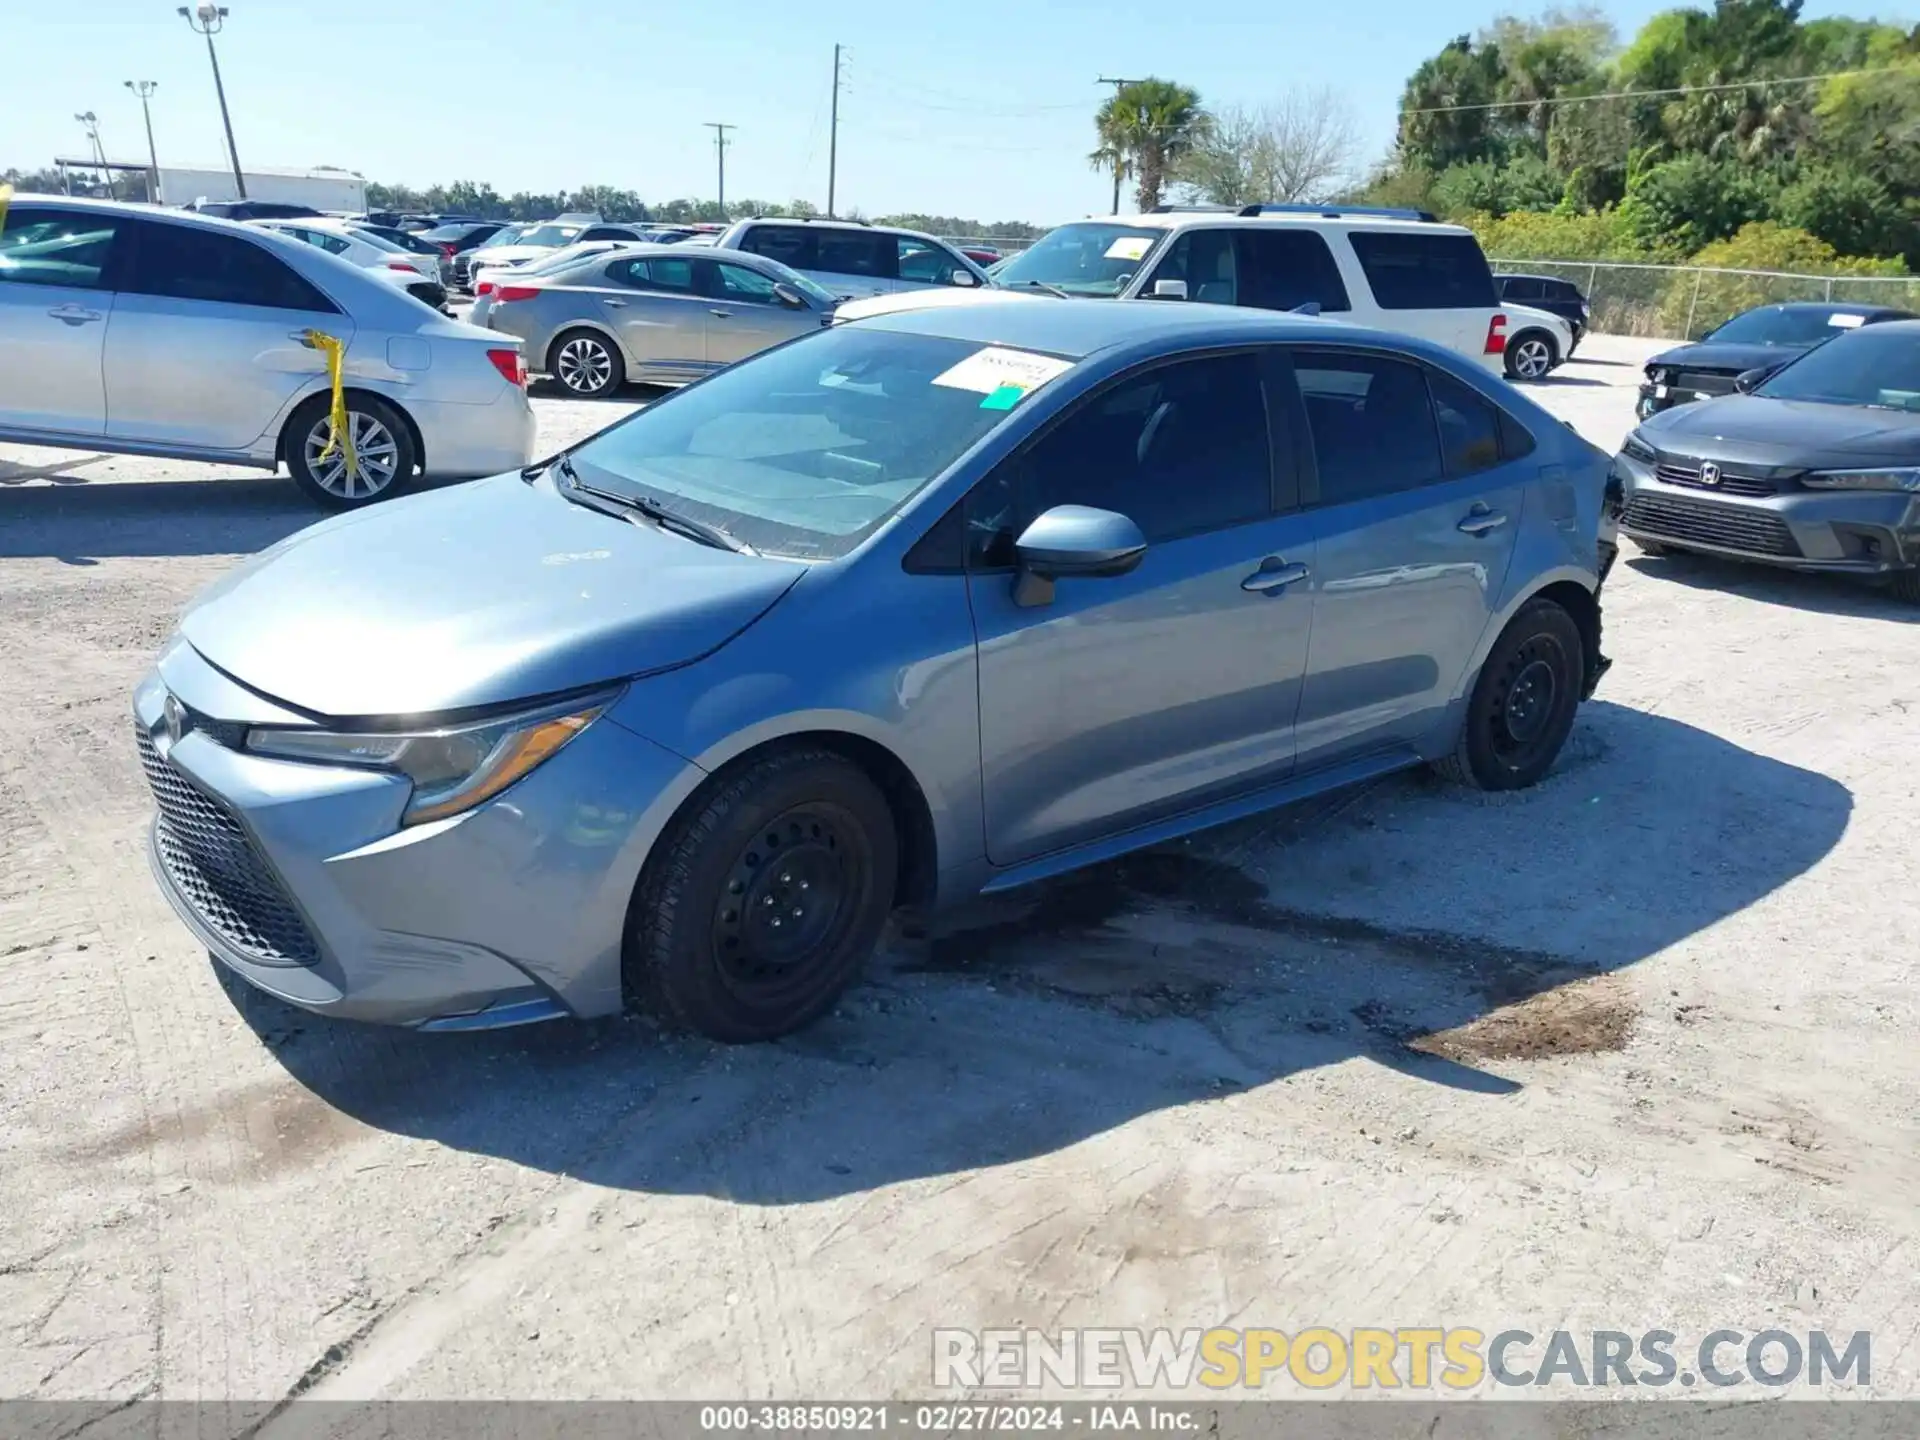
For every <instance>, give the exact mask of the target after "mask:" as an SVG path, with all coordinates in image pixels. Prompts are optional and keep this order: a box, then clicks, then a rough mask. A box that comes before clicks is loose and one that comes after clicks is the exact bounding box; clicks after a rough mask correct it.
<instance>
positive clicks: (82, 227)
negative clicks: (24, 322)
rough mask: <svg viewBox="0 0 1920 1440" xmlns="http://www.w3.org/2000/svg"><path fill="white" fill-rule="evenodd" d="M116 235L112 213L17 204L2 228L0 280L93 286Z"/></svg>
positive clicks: (98, 281) (97, 286)
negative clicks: (48, 208) (50, 208)
mask: <svg viewBox="0 0 1920 1440" xmlns="http://www.w3.org/2000/svg"><path fill="white" fill-rule="evenodd" d="M118 235H119V225H118V223H117V222H116V221H115V219H114V217H113V216H111V215H105V214H100V213H97V212H87V211H75V210H68V211H61V210H43V209H39V208H37V207H35V206H32V205H16V206H14V207H13V208H12V209H11V210H9V211H7V212H6V224H5V225H4V226H3V227H0V281H9V282H11V283H13V284H15V285H69V286H74V287H77V288H79V289H83V290H93V289H97V288H99V286H100V283H101V276H102V275H103V274H104V273H105V271H106V267H107V259H108V257H109V256H110V255H112V253H113V246H114V242H115V240H116V239H117V238H118Z"/></svg>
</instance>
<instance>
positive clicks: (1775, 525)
mask: <svg viewBox="0 0 1920 1440" xmlns="http://www.w3.org/2000/svg"><path fill="white" fill-rule="evenodd" d="M1622 528H1624V529H1625V530H1627V531H1628V532H1629V533H1630V534H1637V535H1647V536H1650V537H1651V538H1653V539H1655V540H1675V541H1679V542H1681V543H1686V542H1688V541H1691V542H1692V543H1694V544H1696V545H1714V546H1718V547H1719V548H1721V549H1723V550H1744V551H1746V552H1747V553H1748V554H1750V555H1798V554H1799V553H1800V547H1799V546H1798V545H1796V544H1794V543H1793V533H1792V532H1791V531H1790V530H1788V529H1787V527H1786V525H1785V524H1783V523H1782V522H1781V521H1780V519H1779V518H1778V517H1777V516H1774V515H1770V514H1768V513H1767V512H1766V511H1764V510H1748V509H1745V508H1742V507H1740V506H1734V505H1715V504H1714V503H1712V502H1711V501H1707V500H1694V499H1691V498H1685V497H1682V496H1678V495H1645V494H1642V495H1636V496H1634V497H1633V499H1632V500H1631V501H1629V502H1628V504H1627V516H1626V519H1625V520H1624V521H1623V522H1622Z"/></svg>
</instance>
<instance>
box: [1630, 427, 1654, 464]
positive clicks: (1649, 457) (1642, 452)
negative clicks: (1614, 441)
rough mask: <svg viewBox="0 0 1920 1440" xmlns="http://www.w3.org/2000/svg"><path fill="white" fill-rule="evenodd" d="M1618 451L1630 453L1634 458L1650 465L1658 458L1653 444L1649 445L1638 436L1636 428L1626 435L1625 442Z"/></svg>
mask: <svg viewBox="0 0 1920 1440" xmlns="http://www.w3.org/2000/svg"><path fill="white" fill-rule="evenodd" d="M1620 453H1621V454H1622V455H1631V456H1632V457H1633V458H1634V459H1636V460H1640V461H1643V462H1645V463H1646V464H1648V465H1651V464H1652V463H1653V462H1654V461H1655V460H1658V459H1659V458H1660V457H1659V455H1658V453H1656V452H1655V450H1654V448H1653V446H1651V445H1649V444H1648V443H1647V442H1646V441H1645V440H1643V439H1642V438H1641V437H1640V432H1639V431H1638V430H1636V431H1634V432H1633V433H1632V434H1631V435H1629V436H1627V439H1626V443H1625V444H1624V445H1622V446H1621V447H1620Z"/></svg>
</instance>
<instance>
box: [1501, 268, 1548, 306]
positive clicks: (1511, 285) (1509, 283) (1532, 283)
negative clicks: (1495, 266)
mask: <svg viewBox="0 0 1920 1440" xmlns="http://www.w3.org/2000/svg"><path fill="white" fill-rule="evenodd" d="M1499 285H1500V298H1501V299H1502V300H1513V301H1516V302H1518V303H1520V304H1525V303H1526V302H1527V301H1529V300H1538V299H1540V298H1541V297H1540V282H1539V281H1538V280H1528V279H1526V278H1525V277H1524V276H1520V275H1509V276H1507V277H1505V278H1504V279H1502V280H1501V281H1500V282H1499Z"/></svg>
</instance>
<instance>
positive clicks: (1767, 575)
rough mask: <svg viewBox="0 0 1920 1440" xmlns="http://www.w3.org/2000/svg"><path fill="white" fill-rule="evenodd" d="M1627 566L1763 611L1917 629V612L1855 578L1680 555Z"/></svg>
mask: <svg viewBox="0 0 1920 1440" xmlns="http://www.w3.org/2000/svg"><path fill="white" fill-rule="evenodd" d="M1627 564H1629V565H1631V566H1632V567H1633V568H1634V569H1635V570H1638V571H1639V572H1640V573H1641V574H1642V575H1645V576H1647V577H1649V578H1650V579H1657V580H1670V581H1672V582H1673V583H1674V584H1676V585H1686V586H1689V587H1691V588H1692V589H1695V590H1714V591H1718V592H1720V593H1722V594H1725V595H1737V596H1739V597H1740V598H1741V599H1742V600H1754V601H1758V602H1759V603H1761V604H1764V605H1785V606H1789V607H1791V608H1792V609H1795V610H1813V611H1818V612H1819V613H1821V614H1824V615H1855V616H1860V617H1862V618H1864V619H1869V620H1891V621H1895V622H1897V623H1899V624H1902V625H1912V624H1915V623H1920V606H1914V605H1909V604H1908V603H1907V602H1906V601H1904V600H1900V599H1897V598H1895V596H1894V595H1893V594H1892V593H1891V592H1890V591H1888V590H1887V589H1886V588H1885V587H1884V586H1881V585H1876V584H1874V583H1873V582H1871V581H1868V580H1861V579H1857V578H1855V577H1853V576H1848V575H1817V574H1809V573H1807V572H1804V571H1798V570H1776V569H1774V568H1773V567H1772V566H1768V565H1742V564H1741V563H1740V562H1739V561H1737V560H1722V559H1720V558H1719V557H1718V556H1714V555H1696V554H1691V553H1688V552H1686V551H1679V550H1676V551H1671V552H1668V553H1666V554H1662V555H1644V554H1643V555H1632V556H1629V557H1627Z"/></svg>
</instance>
